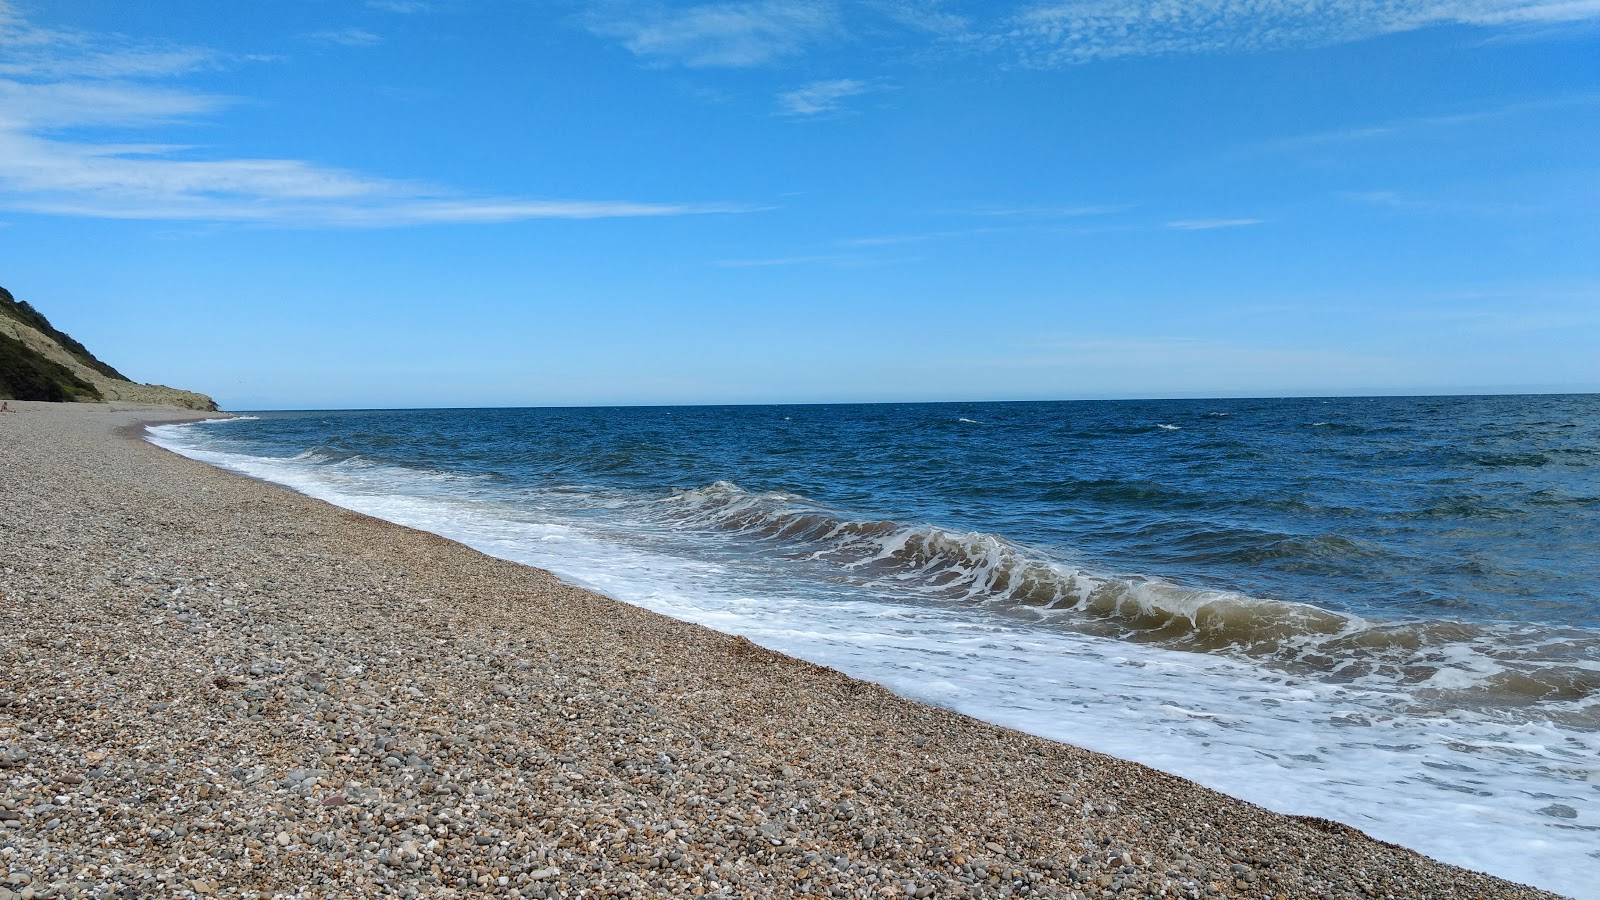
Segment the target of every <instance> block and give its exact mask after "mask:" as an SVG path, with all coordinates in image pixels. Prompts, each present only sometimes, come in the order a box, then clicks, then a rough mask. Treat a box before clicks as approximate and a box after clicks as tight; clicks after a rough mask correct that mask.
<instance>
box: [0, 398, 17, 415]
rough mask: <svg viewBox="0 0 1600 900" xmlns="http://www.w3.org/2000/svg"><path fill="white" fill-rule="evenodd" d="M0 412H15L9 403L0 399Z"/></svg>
mask: <svg viewBox="0 0 1600 900" xmlns="http://www.w3.org/2000/svg"><path fill="white" fill-rule="evenodd" d="M0 412H16V410H14V409H12V408H11V404H9V403H7V402H5V401H4V400H0Z"/></svg>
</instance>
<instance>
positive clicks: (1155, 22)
mask: <svg viewBox="0 0 1600 900" xmlns="http://www.w3.org/2000/svg"><path fill="white" fill-rule="evenodd" d="M1596 17H1600V0H1256V2H1246V3H1241V2H1238V0H1158V2H1153V3H1151V2H1139V0H1074V2H1061V0H1044V2H1039V3H1035V4H1034V5H1032V6H1030V7H1028V8H1026V9H1024V10H1022V11H1020V12H1018V13H1017V14H1015V15H1014V16H1012V17H1011V18H1010V21H1009V23H1008V25H1007V27H1005V28H1003V29H1000V30H998V31H996V32H995V33H994V34H993V35H992V36H991V38H990V42H991V44H992V45H993V46H996V47H1001V48H1005V49H1009V50H1014V51H1016V52H1017V53H1019V55H1020V56H1021V57H1022V59H1023V60H1024V61H1025V62H1027V63H1029V64H1034V65H1041V66H1052V65H1069V64H1075V63H1085V62H1090V61H1093V60H1097V59H1111V58H1117V57H1127V56H1152V55H1160V54H1170V53H1211V52H1224V51H1258V50H1273V49H1282V48H1290V47H1306V46H1321V45H1327V44H1336V43H1341V42H1345V41H1352V40H1361V39H1364V38H1369V37H1374V36H1377V35H1381V34H1390V33H1394V32H1401V31H1413V30H1416V29H1419V28H1425V27H1429V26H1434V25H1447V24H1457V25H1483V26H1504V25H1522V24H1535V23H1550V22H1568V21H1577V20H1582V19H1591V18H1596Z"/></svg>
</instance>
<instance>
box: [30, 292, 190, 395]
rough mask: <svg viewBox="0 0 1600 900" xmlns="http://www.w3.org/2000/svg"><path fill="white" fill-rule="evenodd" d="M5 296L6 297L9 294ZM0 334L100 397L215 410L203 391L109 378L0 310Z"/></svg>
mask: <svg viewBox="0 0 1600 900" xmlns="http://www.w3.org/2000/svg"><path fill="white" fill-rule="evenodd" d="M7 296H8V297H9V294H8V295H7ZM0 335H4V336H6V337H9V338H11V339H13V340H15V341H17V342H19V343H21V344H22V345H23V346H24V347H25V348H27V349H28V350H31V351H33V352H34V353H37V354H39V355H40V356H42V357H44V358H45V359H48V360H50V361H51V362H54V363H56V364H58V365H60V366H63V367H65V368H66V369H67V370H69V371H70V372H72V374H74V375H76V376H78V378H80V379H82V380H83V381H86V382H88V383H89V384H91V385H94V387H95V389H96V390H98V391H99V392H100V397H101V399H103V400H119V401H124V402H129V403H151V404H155V405H158V406H176V407H180V408H183V409H199V410H215V409H216V408H217V402H216V401H215V400H212V399H211V398H210V397H207V396H206V395H205V394H200V393H196V392H194V391H180V390H178V389H177V388H170V387H166V386H164V385H159V384H134V383H133V382H131V381H123V380H121V379H118V378H112V377H110V376H109V375H106V374H104V373H103V372H100V371H98V370H96V369H94V368H91V367H90V366H88V365H85V364H84V363H83V361H82V360H80V359H79V358H78V357H77V356H75V355H73V354H72V353H70V352H68V351H67V350H66V349H64V348H63V347H62V346H61V345H60V344H58V343H57V342H56V341H55V339H53V338H51V337H50V336H49V335H46V334H45V333H43V332H41V331H40V330H39V329H37V328H34V327H33V326H31V325H28V324H26V323H24V322H21V321H18V320H17V319H15V318H13V317H12V316H10V315H8V314H6V312H5V311H4V310H0ZM0 396H5V392H4V388H3V386H0ZM80 399H82V400H85V401H87V402H93V399H92V398H88V397H83V398H80Z"/></svg>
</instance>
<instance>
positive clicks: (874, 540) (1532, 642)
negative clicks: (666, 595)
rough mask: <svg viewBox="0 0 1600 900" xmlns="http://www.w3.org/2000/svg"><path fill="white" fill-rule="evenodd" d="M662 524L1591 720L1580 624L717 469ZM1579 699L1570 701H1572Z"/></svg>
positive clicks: (1262, 657)
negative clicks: (1114, 557) (1119, 570)
mask: <svg viewBox="0 0 1600 900" xmlns="http://www.w3.org/2000/svg"><path fill="white" fill-rule="evenodd" d="M651 515H652V517H653V518H654V519H655V520H656V522H657V523H658V524H662V525H668V526H670V527H675V528H687V529H703V530H708V531H714V532H718V533H721V534H725V535H726V534H731V535H735V536H738V537H741V538H744V539H748V540H753V541H758V542H761V543H764V544H767V545H769V546H773V547H776V548H777V549H779V550H780V551H781V552H782V553H783V554H784V555H785V556H789V557H792V558H801V559H807V560H812V561H817V562H823V563H827V564H829V566H830V567H831V568H833V569H834V570H835V571H836V572H838V573H840V577H843V578H846V579H848V580H849V581H851V582H852V583H854V584H855V585H857V586H858V587H861V588H865V589H867V590H869V591H872V592H873V593H875V594H877V595H878V596H880V597H882V598H884V599H894V598H904V597H905V596H907V595H908V594H909V595H912V596H916V597H919V598H922V599H925V600H933V601H938V602H949V603H962V604H979V605H982V606H983V607H985V608H987V609H989V610H991V611H993V612H997V613H1001V614H1004V615H1013V616H1027V617H1030V618H1034V619H1037V620H1039V621H1040V622H1041V623H1042V624H1046V625H1049V626H1053V627H1062V628H1067V629H1071V630H1073V631H1078V632H1083V633H1088V634H1094V635H1097V636H1103V637H1113V638H1117V639H1121V640H1127V641H1134V642H1138V643H1150V644H1156V645H1159V646H1163V647H1166V648H1169V649H1174V650H1185V651H1192V652H1202V653H1221V654H1225V655H1232V656H1240V657H1246V658H1249V659H1252V660H1254V661H1256V662H1258V663H1264V664H1267V665H1271V666H1273V667H1275V668H1279V669H1281V670H1284V671H1287V672H1291V673H1293V674H1295V675H1298V676H1304V677H1314V678H1317V679H1319V680H1323V681H1328V682H1335V683H1361V684H1366V685H1380V684H1383V685H1394V686H1406V687H1408V688H1411V689H1414V691H1415V693H1416V695H1417V696H1418V697H1420V698H1423V699H1424V700H1427V701H1429V702H1439V703H1444V704H1448V705H1454V706H1474V707H1484V708H1489V707H1500V706H1511V707H1522V706H1526V705H1528V704H1532V703H1564V704H1568V705H1573V706H1574V708H1573V709H1572V710H1569V712H1573V713H1575V714H1577V715H1578V716H1579V717H1580V719H1582V720H1584V721H1589V722H1591V723H1592V724H1593V725H1595V726H1600V639H1597V638H1596V637H1595V636H1594V635H1592V634H1588V633H1584V632H1579V631H1564V630H1560V629H1554V628H1545V627H1538V626H1525V625H1516V626H1512V625H1494V624H1472V623H1464V622H1452V621H1439V620H1429V621H1413V622H1379V621H1373V620H1369V619H1366V618H1363V617H1361V616H1356V615H1352V614H1348V613H1343V612H1338V611H1334V610H1328V609H1323V608H1320V607H1317V606H1313V605H1310V604H1306V603H1297V602H1292V601H1286V600H1277V599H1271V598H1263V597H1251V596H1247V595H1244V594H1240V593H1236V592H1230V591H1219V590H1210V589H1204V588H1192V587H1187V586H1184V585H1180V584H1177V583H1174V582H1171V581H1167V580H1163V579H1159V578H1150V577H1145V576H1139V575H1121V576H1119V575H1110V574H1104V573H1098V572H1091V571H1088V570H1087V569H1085V568H1082V567H1079V566H1075V565H1072V564H1069V563H1067V562H1064V561H1062V560H1061V559H1058V558H1055V557H1053V556H1051V555H1050V554H1047V553H1045V552H1042V551H1039V550H1035V549H1032V548H1029V547H1025V546H1022V545H1019V544H1016V543H1014V542H1012V541H1009V540H1007V539H1006V538H1004V537H1002V536H1000V535H996V534H990V533H984V532H962V531H955V530H950V529H946V528H941V527H939V526H936V525H922V524H905V523H900V522H895V521H890V520H854V519H850V518H847V517H844V516H841V515H840V514H838V513H837V512H836V511H834V510H832V509H830V508H828V507H827V506H825V505H824V504H821V503H818V502H816V501H814V500H811V499H809V498H806V497H802V496H799V495H797V494H790V493H784V492H768V493H751V492H748V491H746V490H744V489H743V488H741V487H739V486H738V485H736V484H734V483H732V482H727V481H719V482H716V483H714V484H711V485H707V486H705V487H701V488H695V489H692V490H681V491H677V492H675V493H673V494H672V495H670V496H668V497H665V498H661V499H658V500H656V501H654V502H653V506H652V510H651ZM1258 552H1259V555H1261V557H1262V558H1270V557H1273V556H1276V555H1286V554H1297V555H1304V554H1307V553H1310V554H1316V555H1320V554H1337V555H1341V556H1357V557H1360V556H1369V555H1372V554H1375V553H1380V552H1381V551H1380V550H1379V549H1377V548H1376V547H1374V546H1369V545H1366V544H1364V543H1362V542H1358V541H1352V540H1350V539H1348V538H1343V537H1339V536H1337V535H1317V536H1312V537H1309V538H1287V537H1285V538H1282V539H1281V540H1279V541H1276V542H1274V543H1271V544H1268V545H1266V546H1264V547H1263V548H1262V549H1261V550H1260V551H1258ZM1574 701H1576V703H1575V704H1574V703H1573V702H1574Z"/></svg>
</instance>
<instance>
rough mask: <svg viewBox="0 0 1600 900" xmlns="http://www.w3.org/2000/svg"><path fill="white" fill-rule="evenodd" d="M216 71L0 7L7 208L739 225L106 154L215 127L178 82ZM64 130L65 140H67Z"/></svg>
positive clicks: (351, 221)
mask: <svg viewBox="0 0 1600 900" xmlns="http://www.w3.org/2000/svg"><path fill="white" fill-rule="evenodd" d="M218 59H219V57H218V56H217V55H216V54H213V53H211V52H210V51H207V50H205V49H203V48H183V47H180V48H162V49H159V50H151V49H148V48H145V47H141V46H134V45H129V44H127V43H126V42H124V41H122V40H121V39H117V38H106V37H101V36H97V35H90V34H83V33H76V32H62V31H50V30H46V29H40V28H35V27H33V26H31V25H30V24H29V23H28V22H26V21H25V20H23V19H22V17H21V16H19V15H18V14H17V13H16V12H15V10H14V8H13V7H12V6H11V5H10V4H9V3H7V2H6V0H0V76H3V77H0V208H3V209H9V210H13V211H18V212H31V213H43V214H51V215H62V216H80V217H95V218H113V219H153V220H185V221H207V222H248V223H258V224H271V225H283V226H343V227H386V226H398V225H417V224H427V223H489V222H511V221H520V220H527V219H596V218H618V217H640V216H678V215H690V214H700V213H727V212H744V211H747V210H748V209H749V208H748V207H742V206H734V205H728V204H697V203H648V202H636V201H629V200H570V199H546V198H528V197H492V196H491V197H472V196H465V195H462V194H461V193H459V192H456V191H452V190H450V189H448V188H444V187H439V186H435V185H430V184H426V183H423V182H419V181H409V180H403V179H392V178H383V177H379V176H374V175H368V174H364V173H360V172H355V171H351V170H348V169H342V168H338V167H333V166H326V165H321V164H318V163H315V162H311V161H306V160H296V159H255V158H227V157H223V158H217V157H216V155H215V154H213V153H209V152H207V150H206V149H204V148H195V147H188V146H179V145H175V144H173V143H171V142H161V141H150V140H146V141H143V142H128V141H118V142H109V141H105V140H93V139H90V138H88V137H84V136H83V135H85V134H92V133H93V130H94V129H105V128H117V129H142V130H144V131H145V132H147V133H148V132H152V131H158V130H159V129H160V128H161V127H163V126H167V125H170V124H172V123H174V122H181V121H187V120H194V119H197V118H199V117H204V116H207V115H212V114H215V113H217V112H219V111H221V110H223V109H225V108H226V107H228V106H229V105H230V104H231V102H232V101H231V100H229V99H228V98H223V97H216V96H211V95H208V94H204V93H200V92H196V91H192V90H185V89H183V88H182V87H181V86H174V85H173V84H171V83H170V82H169V83H164V84H152V83H150V81H151V80H152V79H155V78H166V79H172V78H175V77H177V76H181V75H183V74H186V73H188V72H191V71H193V70H195V69H196V68H199V67H201V66H203V65H211V64H215V62H216V60H218ZM69 129H70V131H69Z"/></svg>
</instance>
